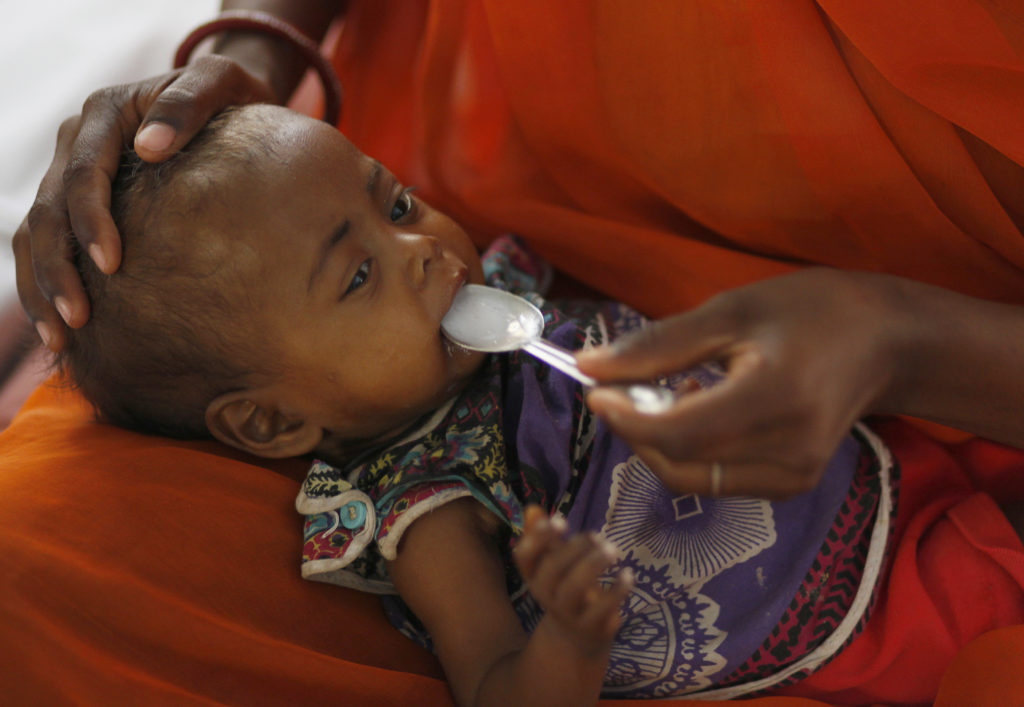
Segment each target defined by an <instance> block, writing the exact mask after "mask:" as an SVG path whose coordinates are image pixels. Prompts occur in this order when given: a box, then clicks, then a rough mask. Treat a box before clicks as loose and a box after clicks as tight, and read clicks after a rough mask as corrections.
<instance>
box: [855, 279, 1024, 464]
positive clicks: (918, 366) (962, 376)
mask: <svg viewBox="0 0 1024 707" xmlns="http://www.w3.org/2000/svg"><path fill="white" fill-rule="evenodd" d="M865 277H866V278H868V279H870V280H872V281H873V282H874V285H875V286H877V287H878V288H879V291H880V292H881V293H882V294H883V297H885V299H886V301H887V303H888V307H887V310H888V311H891V312H892V313H893V315H894V316H893V317H892V318H891V319H890V321H888V322H887V323H885V326H886V327H888V329H889V330H888V332H887V334H888V338H889V340H890V341H892V342H893V350H892V351H893V356H894V360H895V363H896V367H895V370H894V375H893V380H892V384H891V385H890V386H889V389H888V390H887V391H886V392H885V394H884V395H883V396H882V398H881V399H880V400H879V401H878V408H879V409H878V410H877V411H878V412H885V413H898V414H905V415H912V416H915V417H920V418H924V419H928V420H933V421H935V422H940V423H943V424H947V425H951V426H954V427H958V428H961V429H964V430H967V431H969V432H973V433H975V434H978V435H981V436H984V437H988V438H990V439H993V440H996V441H999V442H1003V443H1006V444H1010V445H1013V446H1017V447H1024V307H1020V306H1015V305H1008V304H1001V303H997V302H990V301H987V300H981V299H976V298H973V297H968V296H965V295H962V294H959V293H955V292H951V291H949V290H944V289H941V288H938V287H933V286H931V285H925V284H922V283H918V282H913V281H910V280H905V279H900V278H894V277H887V276H880V275H867V276H865Z"/></svg>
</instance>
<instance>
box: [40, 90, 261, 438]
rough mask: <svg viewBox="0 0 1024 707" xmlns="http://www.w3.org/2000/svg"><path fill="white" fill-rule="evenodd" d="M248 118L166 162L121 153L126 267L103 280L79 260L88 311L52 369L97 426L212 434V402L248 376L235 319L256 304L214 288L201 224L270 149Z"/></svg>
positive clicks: (245, 341)
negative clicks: (236, 173) (237, 176)
mask: <svg viewBox="0 0 1024 707" xmlns="http://www.w3.org/2000/svg"><path fill="white" fill-rule="evenodd" d="M251 114H252V111H251V110H247V109H228V110H226V111H224V112H223V113H221V114H220V115H218V116H216V117H215V118H214V119H213V120H211V121H210V123H209V124H208V125H207V126H206V128H204V130H203V131H201V132H200V133H199V134H198V135H196V137H195V138H193V139H192V141H191V142H189V144H188V145H187V146H186V147H185V149H183V150H182V151H181V152H179V153H178V154H176V155H175V156H173V157H171V158H170V159H168V160H167V161H165V162H162V163H158V164H151V163H147V162H143V161H142V160H141V159H140V158H139V157H138V155H136V154H135V153H134V152H133V151H131V150H130V149H126V150H125V152H124V154H123V158H122V162H121V165H120V168H119V169H118V173H117V176H116V178H115V179H114V183H113V186H112V194H111V213H112V214H113V217H114V223H115V224H116V225H117V228H118V231H119V233H120V235H121V243H122V248H123V259H122V263H121V267H120V268H119V269H118V271H117V272H115V273H114V274H112V275H105V274H104V273H102V272H101V271H100V270H99V269H98V268H97V267H96V266H95V265H94V264H93V262H92V259H91V258H89V257H88V256H87V255H86V254H84V253H83V252H82V251H81V249H79V250H78V252H76V253H75V256H74V262H75V265H76V266H77V268H78V270H79V272H80V273H81V275H82V281H83V283H84V285H85V290H86V293H87V294H88V296H89V300H90V303H91V308H92V312H91V315H90V318H89V321H88V322H87V323H86V324H85V325H84V326H82V327H81V328H80V329H72V330H70V331H69V335H68V338H67V344H66V345H65V347H64V349H63V350H62V351H61V353H60V354H59V356H58V358H57V366H58V367H59V368H60V370H62V371H63V372H64V373H65V377H66V379H67V380H68V381H69V382H70V383H71V384H72V385H74V386H75V387H77V388H79V389H80V390H81V391H82V393H83V394H84V396H85V397H86V398H87V399H88V400H89V402H90V403H92V405H93V407H94V409H95V411H96V414H97V417H98V418H99V419H100V420H102V421H104V422H109V423H112V424H115V425H118V426H120V427H125V428H128V429H133V430H136V431H139V432H145V433H149V434H159V435H164V436H170V437H177V438H184V439H202V438H208V437H210V434H209V431H208V430H207V427H206V423H205V412H206V407H207V405H208V404H209V403H210V401H212V400H213V399H214V398H215V397H216V396H217V395H219V394H221V393H224V392H228V391H230V390H233V389H238V388H241V387H242V385H243V383H244V381H246V380H247V378H248V377H250V376H251V375H253V374H254V371H253V362H254V361H256V360H258V358H257V357H256V356H255V355H254V351H253V347H254V346H255V343H254V342H253V339H252V336H251V334H249V335H247V333H248V332H247V327H246V325H245V321H244V320H245V319H246V318H245V317H244V316H242V317H239V316H238V314H239V312H245V311H251V305H250V303H248V302H246V301H244V300H243V299H242V298H243V297H244V295H241V294H227V293H229V292H236V291H237V290H238V289H239V288H222V287H218V286H217V283H218V282H219V280H217V279H216V278H218V277H221V275H219V273H218V272H217V270H218V267H217V266H218V264H219V263H218V262H217V260H216V257H215V256H214V255H212V254H211V253H209V252H208V251H207V250H206V249H205V248H204V243H203V241H202V237H203V227H202V226H200V225H199V224H201V222H202V221H203V215H204V213H205V212H206V211H207V209H208V208H209V206H210V204H211V203H213V200H214V199H217V198H218V195H219V194H220V193H221V192H222V190H223V189H224V188H225V185H224V182H225V181H229V180H230V174H229V172H230V171H231V170H237V169H238V168H239V167H242V168H246V167H248V165H249V164H250V163H251V162H252V161H253V156H254V154H256V152H257V151H259V150H265V149H266V148H265V139H266V135H267V131H268V130H272V129H273V126H272V124H270V123H268V122H267V121H266V120H265V119H262V118H261V117H260V114H259V112H258V111H257V113H256V117H255V118H253V117H252V115H251ZM240 319H241V320H242V321H239V320H240ZM259 358H263V357H259Z"/></svg>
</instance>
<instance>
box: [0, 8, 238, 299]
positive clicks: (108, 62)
mask: <svg viewBox="0 0 1024 707" xmlns="http://www.w3.org/2000/svg"><path fill="white" fill-rule="evenodd" d="M219 7H220V2H219V1H218V0H174V2H164V1H163V0H28V1H27V2H25V1H22V0H0V303H2V302H4V301H6V300H7V299H8V298H9V297H10V296H13V293H14V292H15V288H14V258H13V255H12V254H11V236H12V235H13V234H14V230H15V229H16V228H17V227H18V224H20V223H21V219H22V218H23V217H24V216H25V213H26V212H27V211H28V208H29V206H30V205H31V204H32V200H33V198H34V197H35V193H36V190H37V189H38V187H39V180H40V179H41V178H42V176H43V174H44V172H45V171H46V168H47V166H48V165H49V164H50V159H51V158H52V155H53V146H54V143H55V139H56V136H57V127H58V126H59V125H60V123H61V122H62V121H63V120H64V118H66V117H67V116H69V115H72V114H75V113H78V112H79V111H80V110H81V106H82V101H84V100H85V98H86V96H88V95H89V94H90V93H91V92H92V91H93V90H95V89H97V88H100V87H103V86H108V85H112V84H118V83H124V82H127V81H133V80H137V79H141V78H145V77H147V76H153V75H156V74H160V73H163V72H165V71H168V70H169V69H170V67H171V60H172V57H173V55H174V50H175V48H176V47H177V45H178V43H179V42H180V41H181V40H182V39H183V38H184V37H185V35H187V34H188V32H189V31H190V30H191V29H192V28H193V27H195V26H196V25H198V24H201V23H202V22H204V21H206V20H208V19H212V18H213V17H214V16H215V15H216V13H217V11H218V9H219Z"/></svg>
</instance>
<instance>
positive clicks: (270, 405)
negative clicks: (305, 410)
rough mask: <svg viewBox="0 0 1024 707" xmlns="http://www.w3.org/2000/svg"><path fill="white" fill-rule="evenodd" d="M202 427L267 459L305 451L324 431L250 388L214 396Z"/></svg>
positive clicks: (299, 454)
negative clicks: (204, 424)
mask: <svg viewBox="0 0 1024 707" xmlns="http://www.w3.org/2000/svg"><path fill="white" fill-rule="evenodd" d="M206 427H207V429H209V430H210V434H212V435H213V436H214V437H216V438H217V439H219V440H220V441H221V442H223V443H224V444H228V445H231V446H232V447H236V448H238V449H241V450H243V451H246V452H249V453H250V454H255V455H257V456H260V457H268V458H271V459H283V458H285V457H298V456H302V455H303V454H307V453H309V452H311V451H313V449H314V448H315V447H316V446H317V445H318V444H320V440H321V439H323V434H324V432H323V429H321V428H320V427H319V426H317V425H314V424H311V423H310V422H309V421H308V420H306V419H304V418H302V417H298V416H295V415H286V414H284V413H282V412H281V411H280V409H279V408H278V406H277V405H276V404H274V402H273V400H270V399H268V398H267V396H266V395H264V394H263V393H261V392H260V391H254V390H236V391H233V392H231V393H224V394H223V395H220V396H218V397H217V398H216V399H214V400H213V402H211V403H210V404H209V405H208V406H207V407H206Z"/></svg>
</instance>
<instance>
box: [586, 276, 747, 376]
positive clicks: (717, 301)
mask: <svg viewBox="0 0 1024 707" xmlns="http://www.w3.org/2000/svg"><path fill="white" fill-rule="evenodd" d="M730 311H731V308H730V307H729V306H728V305H727V303H726V302H724V298H723V297H722V296H719V297H715V298H712V299H711V300H709V301H708V302H707V303H705V304H703V305H702V306H700V307H698V308H697V309H694V310H693V311H690V312H687V313H685V314H680V315H677V316H675V317H670V318H668V319H663V320H661V321H657V322H653V323H651V324H649V325H648V326H646V327H644V328H643V329H641V330H639V331H636V332H632V333H630V334H627V335H626V336H623V337H622V338H620V339H618V340H617V341H616V342H615V343H614V344H612V345H611V346H602V347H597V348H594V349H589V350H587V351H581V352H580V353H578V354H577V356H576V360H577V363H578V364H579V367H580V370H582V371H583V372H584V373H586V374H588V375H591V376H593V377H595V378H597V379H598V380H600V381H612V380H643V379H652V378H656V377H658V376H660V375H663V374H667V373H675V372H676V371H680V370H682V369H684V368H687V367H689V366H691V365H694V364H698V363H702V362H704V361H708V360H712V359H716V358H719V357H721V356H722V355H723V353H724V352H725V351H726V350H727V349H728V348H729V346H730V345H731V344H732V343H733V342H734V341H736V339H737V322H736V321H735V317H733V316H731V315H730Z"/></svg>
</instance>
